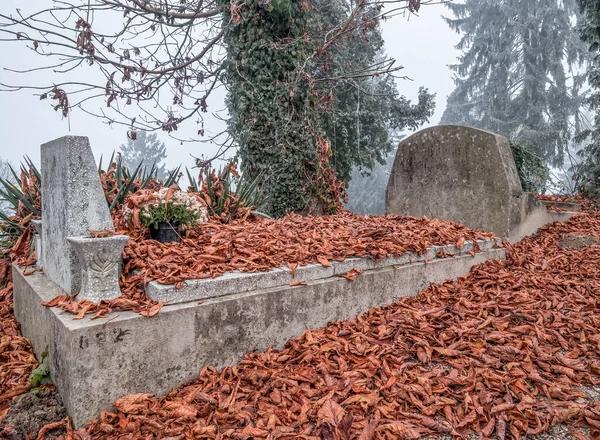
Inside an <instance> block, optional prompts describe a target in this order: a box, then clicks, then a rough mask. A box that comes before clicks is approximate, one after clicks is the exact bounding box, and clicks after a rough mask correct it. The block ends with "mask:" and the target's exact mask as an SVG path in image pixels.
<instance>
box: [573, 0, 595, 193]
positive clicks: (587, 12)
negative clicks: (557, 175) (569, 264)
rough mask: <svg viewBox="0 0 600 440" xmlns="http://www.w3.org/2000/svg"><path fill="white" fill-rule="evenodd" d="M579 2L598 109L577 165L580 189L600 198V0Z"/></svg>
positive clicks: (591, 98)
mask: <svg viewBox="0 0 600 440" xmlns="http://www.w3.org/2000/svg"><path fill="white" fill-rule="evenodd" d="M577 2H578V4H579V6H580V8H581V13H582V15H583V18H582V20H581V25H580V31H581V39H582V40H583V41H584V42H585V43H586V44H587V45H588V46H589V49H590V58H591V59H590V65H589V69H588V82H589V84H590V87H591V88H592V90H593V92H592V93H591V94H590V95H589V97H588V98H587V99H586V104H587V105H588V106H589V108H590V109H591V110H592V111H594V112H595V117H594V120H593V126H592V127H591V129H589V130H586V131H584V132H582V134H581V136H579V138H578V139H579V140H582V141H583V140H587V141H588V142H589V143H588V144H587V145H586V146H585V148H584V149H583V150H582V151H581V153H580V155H581V156H582V158H583V161H582V163H581V165H580V166H579V167H577V174H578V175H577V178H578V180H579V181H580V182H581V186H580V190H581V191H582V192H583V193H584V194H585V195H586V196H588V197H592V198H600V0H578V1H577Z"/></svg>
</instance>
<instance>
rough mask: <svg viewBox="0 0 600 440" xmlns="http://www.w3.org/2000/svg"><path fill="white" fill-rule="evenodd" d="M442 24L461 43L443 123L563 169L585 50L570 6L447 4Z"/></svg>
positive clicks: (549, 1) (531, 0) (564, 2)
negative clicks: (511, 144)
mask: <svg viewBox="0 0 600 440" xmlns="http://www.w3.org/2000/svg"><path fill="white" fill-rule="evenodd" d="M446 6H447V7H448V8H449V9H450V10H451V11H452V13H453V14H454V18H446V22H447V23H448V24H449V25H450V27H451V28H452V29H453V30H455V31H456V32H459V33H462V34H463V36H462V38H461V40H460V42H459V44H458V45H457V48H458V49H460V50H461V51H462V55H461V56H460V57H459V62H458V64H457V65H454V66H452V69H453V70H454V71H455V72H456V76H455V83H456V89H455V90H454V91H453V92H452V94H451V95H450V96H449V97H448V104H447V108H446V111H445V112H444V115H443V117H442V121H441V123H442V124H461V125H469V126H473V127H477V128H482V129H487V130H490V131H494V132H496V133H499V134H502V135H504V136H506V137H508V138H509V139H510V140H513V141H517V142H519V143H520V144H521V145H525V146H526V147H528V148H530V149H532V150H533V151H534V152H535V153H536V154H537V155H539V156H540V157H541V158H542V159H543V160H544V161H545V162H546V164H552V165H560V164H562V161H563V157H564V153H565V151H566V149H567V147H568V143H569V141H570V139H571V137H572V135H573V134H574V129H573V126H574V123H575V126H576V125H577V114H578V110H579V108H580V106H581V99H580V96H579V88H580V87H581V84H582V82H583V76H582V75H579V74H578V73H577V68H578V67H579V66H580V65H581V63H582V62H583V61H584V59H585V51H584V50H583V47H582V45H581V41H580V40H579V38H578V36H577V32H576V31H575V29H574V26H573V23H574V22H575V21H576V19H577V15H578V14H577V5H576V4H575V0H561V1H558V2H557V1H556V0H465V1H464V3H460V4H457V3H447V4H446Z"/></svg>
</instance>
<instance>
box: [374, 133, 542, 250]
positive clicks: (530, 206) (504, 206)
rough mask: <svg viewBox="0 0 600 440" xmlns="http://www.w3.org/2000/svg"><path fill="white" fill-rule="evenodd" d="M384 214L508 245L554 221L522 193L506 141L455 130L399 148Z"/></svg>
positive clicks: (415, 138) (417, 136) (422, 136)
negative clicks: (442, 223) (489, 235)
mask: <svg viewBox="0 0 600 440" xmlns="http://www.w3.org/2000/svg"><path fill="white" fill-rule="evenodd" d="M386 213H387V214H407V215H412V216H417V217H421V216H427V217H429V218H438V219H440V220H446V221H454V222H457V223H461V224H464V225H466V226H468V227H470V228H474V229H481V230H484V231H492V232H494V233H495V234H496V235H497V236H499V237H503V238H508V239H509V240H510V241H511V242H516V241H519V240H521V239H522V238H523V237H525V236H527V235H530V234H532V233H535V232H536V231H537V229H538V228H540V227H541V226H543V225H545V224H548V223H552V222H553V221H554V217H553V216H552V215H548V212H547V210H546V207H545V206H544V204H543V203H542V202H540V201H539V200H537V199H536V198H535V196H534V195H533V194H529V193H524V192H523V189H522V187H521V182H520V180H519V175H518V173H517V168H516V165H515V161H514V158H513V156H512V152H511V149H510V145H509V143H508V140H507V139H506V138H504V137H502V136H500V135H497V134H495V133H491V132H488V131H483V130H478V129H475V128H471V127H460V126H437V127H430V128H427V129H425V130H421V131H419V132H417V133H415V134H413V135H412V136H410V137H408V138H407V139H405V140H403V141H402V142H401V143H400V145H399V146H398V153H397V154H396V159H395V161H394V165H393V168H392V172H391V175H390V180H389V183H388V186H387V191H386Z"/></svg>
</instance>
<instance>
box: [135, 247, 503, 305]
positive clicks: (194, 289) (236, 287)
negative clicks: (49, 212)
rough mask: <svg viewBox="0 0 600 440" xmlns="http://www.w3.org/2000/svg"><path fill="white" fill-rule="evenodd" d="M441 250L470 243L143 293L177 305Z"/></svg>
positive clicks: (432, 255)
mask: <svg viewBox="0 0 600 440" xmlns="http://www.w3.org/2000/svg"><path fill="white" fill-rule="evenodd" d="M499 242H500V240H479V241H478V245H479V248H480V249H481V250H489V249H492V248H493V247H494V246H495V245H496V244H497V243H498V244H499ZM441 250H444V251H445V252H446V253H447V254H455V255H464V254H467V253H469V252H471V251H472V250H473V242H472V241H465V243H464V245H463V246H462V247H461V248H460V249H457V248H456V246H455V245H447V246H432V247H431V248H429V249H427V251H426V252H424V253H423V254H417V253H412V252H410V253H407V254H404V255H401V256H398V257H387V258H384V259H383V260H381V261H375V260H372V259H369V258H348V259H346V260H344V261H339V262H338V261H332V262H331V267H323V266H322V265H320V264H309V265H306V266H298V268H297V269H296V274H295V277H292V273H291V271H290V269H289V268H288V267H281V268H276V269H273V270H271V271H269V272H256V273H248V272H239V271H236V272H230V273H225V274H224V275H222V276H219V277H216V278H206V279H199V280H188V281H186V282H185V283H184V285H183V287H180V288H177V287H175V286H174V285H169V284H159V283H157V282H156V281H152V282H150V283H148V285H147V286H146V293H147V294H148V296H149V297H150V298H152V299H154V300H156V301H159V302H163V301H168V302H169V303H170V304H179V303H185V302H189V301H199V300H204V299H207V298H218V297H221V296H226V295H231V294H233V293H242V292H249V291H252V290H257V289H268V288H271V287H280V286H288V285H289V284H290V283H291V282H292V281H294V280H300V281H303V282H306V281H315V280H321V279H325V278H330V277H332V276H334V275H341V274H345V273H347V272H349V271H350V270H352V269H357V270H361V271H365V270H374V269H381V268H384V267H390V266H403V265H405V264H409V263H417V262H421V261H425V260H434V259H436V258H438V257H437V254H438V253H439V252H440V251H441Z"/></svg>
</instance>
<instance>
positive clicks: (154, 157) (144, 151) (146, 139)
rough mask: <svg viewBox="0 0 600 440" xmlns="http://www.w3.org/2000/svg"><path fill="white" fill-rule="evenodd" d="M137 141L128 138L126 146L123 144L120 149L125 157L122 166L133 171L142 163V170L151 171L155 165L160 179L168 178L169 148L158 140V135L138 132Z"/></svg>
mask: <svg viewBox="0 0 600 440" xmlns="http://www.w3.org/2000/svg"><path fill="white" fill-rule="evenodd" d="M134 137H135V139H133V138H132V137H128V138H127V142H126V143H125V144H121V146H120V147H119V149H120V150H121V151H120V153H121V154H122V155H123V158H122V164H123V165H124V166H126V167H127V168H128V169H130V170H131V171H133V170H134V169H135V168H137V166H138V165H139V164H140V163H141V164H142V168H146V169H147V170H150V169H151V168H152V166H153V165H154V168H155V170H156V175H157V177H158V178H159V179H165V178H166V177H167V171H166V169H165V159H166V157H167V148H166V146H165V143H164V142H162V141H161V140H160V139H158V135H157V134H156V133H147V132H145V131H138V132H137V133H136V134H135V136H134Z"/></svg>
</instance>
